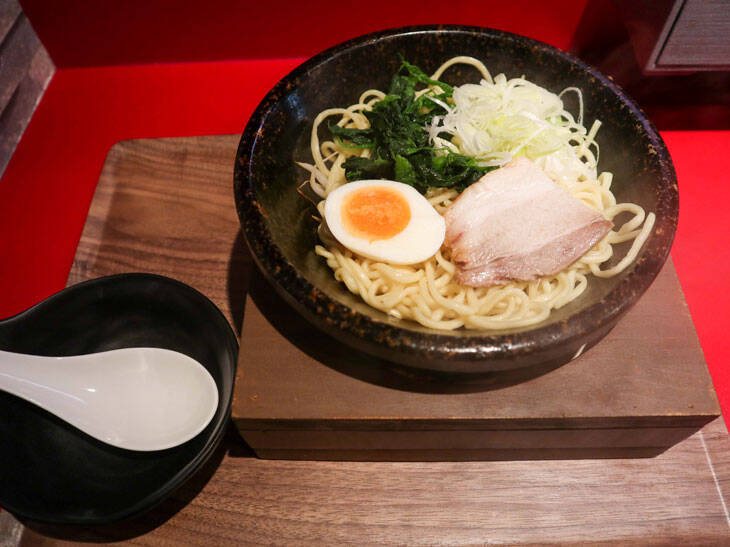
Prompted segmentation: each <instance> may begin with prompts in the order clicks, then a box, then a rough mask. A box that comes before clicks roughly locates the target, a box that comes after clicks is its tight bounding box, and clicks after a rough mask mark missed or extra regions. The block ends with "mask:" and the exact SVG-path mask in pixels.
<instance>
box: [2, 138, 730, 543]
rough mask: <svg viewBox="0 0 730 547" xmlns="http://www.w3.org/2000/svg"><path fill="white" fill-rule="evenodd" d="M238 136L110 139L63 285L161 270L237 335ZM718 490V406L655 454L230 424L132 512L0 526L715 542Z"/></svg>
mask: <svg viewBox="0 0 730 547" xmlns="http://www.w3.org/2000/svg"><path fill="white" fill-rule="evenodd" d="M237 142H238V137H236V136H221V137H193V138H174V139H149V140H133V141H123V142H120V143H118V144H117V145H115V146H114V147H113V148H112V150H111V151H110V153H109V156H108V157H107V160H106V163H105V166H104V170H103V173H102V175H101V178H100V182H99V186H98V188H97V191H96V194H95V197H94V201H93V203H92V206H91V209H90V211H89V216H88V219H87V223H86V226H85V229H84V233H83V236H82V239H81V242H80V243H79V247H78V251H77V254H76V258H75V261H74V265H73V269H72V271H71V274H70V276H69V284H73V283H77V282H79V281H83V280H85V279H89V278H92V277H98V276H101V275H108V274H113V273H120V272H130V271H141V272H152V273H158V274H162V275H167V276H170V277H174V278H176V279H179V280H181V281H183V282H185V283H188V284H189V285H192V286H193V287H195V288H196V289H198V290H200V291H201V292H203V293H204V294H205V295H206V296H208V297H209V298H210V299H211V300H212V301H213V302H215V303H216V304H217V305H218V306H219V307H220V309H221V310H222V311H223V313H224V314H225V315H226V317H227V318H228V319H229V321H231V324H232V325H233V326H234V329H235V330H236V331H237V332H240V329H241V325H242V320H243V310H244V302H245V289H246V286H247V276H248V272H250V268H251V259H250V257H249V255H248V252H247V250H246V247H245V244H244V243H243V241H242V238H241V235H240V230H239V224H238V220H237V217H236V212H235V208H234V205H233V190H232V171H233V158H234V155H235V149H236V145H237ZM729 487H730V442H729V441H728V435H727V430H726V428H725V424H724V422H723V421H722V419H717V420H715V421H713V422H711V423H709V424H708V425H706V426H705V427H704V428H703V429H702V430H700V431H698V432H697V433H696V434H694V435H692V436H691V437H689V438H687V439H686V440H684V441H682V442H681V443H679V444H677V445H675V446H673V447H672V448H670V449H669V450H668V451H666V452H664V453H663V454H661V455H659V456H657V457H654V458H644V459H608V460H574V461H567V460H553V461H504V462H401V463H390V462H324V461H320V462H311V461H285V460H261V459H258V458H256V457H254V456H253V454H252V452H251V451H250V449H249V448H248V447H247V446H246V445H245V443H244V442H243V441H242V439H241V438H240V437H239V436H238V434H237V432H236V431H235V429H234V428H233V427H229V431H228V433H227V435H226V437H225V439H224V441H223V443H222V444H221V446H220V447H219V449H218V450H217V451H216V452H215V454H214V455H213V457H212V458H211V460H210V461H209V462H208V464H206V466H205V467H204V468H203V469H201V471H200V472H199V473H198V474H197V475H196V476H195V477H194V478H193V479H192V480H190V481H189V482H188V483H186V484H185V485H184V486H183V487H181V488H180V489H179V490H178V491H177V492H175V493H174V494H173V495H172V496H171V497H170V498H169V499H167V500H166V501H165V502H163V503H162V504H161V505H160V506H158V507H157V508H155V509H153V510H151V511H149V512H148V513H146V514H144V515H141V516H139V517H137V518H135V519H132V520H130V521H126V522H123V523H119V524H116V525H108V526H103V527H98V528H91V529H78V528H64V527H48V526H38V525H33V524H30V523H29V524H28V526H27V527H24V526H22V525H21V524H19V523H17V522H16V521H15V520H14V519H13V518H12V517H11V516H10V515H8V514H7V512H3V513H0V535H2V533H3V532H6V534H7V536H8V538H9V541H10V542H11V543H10V544H11V545H15V544H20V545H67V544H69V542H71V543H76V542H81V541H99V542H102V541H103V542H110V541H123V542H128V543H131V544H139V545H172V544H175V545H177V544H180V543H186V544H199V545H210V544H213V543H218V544H242V543H277V544H281V543H289V544H305V543H310V544H311V543H316V544H327V543H329V544H334V543H337V544H341V543H357V544H362V543H400V544H436V543H438V544H484V543H490V542H491V543H511V544H515V543H516V544H536V543H540V544H550V543H559V544H581V545H585V544H600V543H608V542H616V541H620V542H623V543H629V544H641V545H658V544H677V543H680V542H682V543H688V544H692V545H698V544H722V543H725V544H727V543H728V542H730V516H729V515H728V509H727V502H728V498H727V495H726V492H727V491H728V488H729ZM59 495H63V494H62V493H59ZM0 544H2V542H0Z"/></svg>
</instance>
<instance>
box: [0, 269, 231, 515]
mask: <svg viewBox="0 0 730 547" xmlns="http://www.w3.org/2000/svg"><path fill="white" fill-rule="evenodd" d="M133 346H138V347H160V348H167V349H172V350H176V351H179V352H181V353H185V354H187V355H189V356H190V357H192V358H194V359H196V360H197V361H198V362H200V363H201V364H202V365H203V366H205V368H206V369H207V370H208V371H209V372H210V373H211V375H212V376H213V378H214V379H215V382H216V384H217V386H218V392H219V402H218V409H217V410H216V413H215V416H214V417H213V419H212V421H211V423H210V424H209V425H208V426H207V427H206V428H205V430H203V431H202V432H201V433H200V434H198V435H197V436H196V437H194V438H193V439H191V440H189V441H188V442H186V443H184V444H182V445H179V446H177V447H173V448H169V449H166V450H160V451H155V452H135V451H129V450H123V449H119V448H115V447H112V446H109V445H106V444H104V443H102V442H100V441H97V440H95V439H93V438H91V437H89V436H88V435H86V434H84V433H82V432H80V431H79V430H77V429H76V428H74V427H72V426H70V425H68V424H66V423H65V422H63V421H61V420H59V419H57V418H56V417H54V416H53V415H51V414H50V413H48V412H46V411H44V410H41V409H39V408H37V407H35V406H34V405H32V404H30V403H27V402H25V401H23V400H21V399H19V398H18V397H15V396H13V395H9V394H7V393H2V392H0V416H2V418H0V469H1V470H2V473H0V506H2V507H3V508H5V509H7V510H9V511H10V512H12V513H14V514H15V515H16V516H18V517H20V518H26V519H29V520H32V521H35V522H47V523H61V524H101V523H109V522H113V521H118V520H121V519H123V518H126V517H129V516H132V515H135V514H139V513H141V512H143V511H145V510H146V509H149V508H150V507H152V506H154V505H155V504H157V503H159V502H160V501H162V500H163V499H164V498H166V497H167V496H168V495H169V494H171V493H172V492H173V491H174V490H175V489H176V488H177V487H178V486H180V485H181V484H183V483H184V482H185V481H186V479H188V478H189V477H190V476H191V475H193V473H194V472H195V471H196V470H198V469H199V468H200V467H201V466H202V465H203V463H205V461H206V460H207V458H208V457H209V456H210V455H211V454H212V452H213V450H214V449H215V447H216V446H217V444H218V442H219V441H220V439H221V438H222V435H223V433H224V432H225V429H226V426H227V423H228V416H229V414H230V402H231V397H232V393H233V380H234V377H235V369H236V358H237V354H238V344H237V342H236V338H235V336H234V334H233V331H232V329H231V328H230V326H229V325H228V322H227V321H226V319H225V317H223V315H222V314H221V313H220V311H219V310H218V309H217V308H216V307H215V306H214V305H213V304H212V303H211V302H210V300H208V299H207V298H206V297H205V296H203V295H202V294H200V293H199V292H197V291H195V290H194V289H192V288H190V287H188V286H187V285H184V284H182V283H180V282H178V281H175V280H172V279H169V278H165V277H160V276H155V275H147V274H122V275H117V276H111V277H102V278H98V279H94V280H91V281H87V282H85V283H81V284H78V285H74V286H72V287H70V288H68V289H66V290H64V291H61V292H60V293H58V294H56V295H54V296H52V297H50V298H48V299H47V300H45V301H43V302H41V303H40V304H38V305H36V306H35V307H33V308H31V309H29V310H27V311H25V312H23V313H21V314H19V315H16V316H15V317H12V318H10V319H7V320H5V321H2V322H0V349H3V350H6V351H13V352H19V353H29V354H35V355H49V356H63V355H81V354H86V353H93V352H98V351H105V350H111V349H117V348H123V347H133Z"/></svg>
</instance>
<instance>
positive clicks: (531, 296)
mask: <svg viewBox="0 0 730 547" xmlns="http://www.w3.org/2000/svg"><path fill="white" fill-rule="evenodd" d="M455 63H465V64H469V65H472V66H474V67H475V68H477V70H479V71H480V73H481V75H482V77H483V81H482V82H481V85H482V86H483V89H479V87H478V86H477V85H475V84H467V85H466V86H462V88H461V89H462V90H463V92H461V91H460V92H461V94H462V95H463V98H462V99H461V100H463V101H466V102H469V101H472V102H474V101H478V100H480V99H479V97H478V96H476V95H473V94H474V93H481V94H482V95H484V94H485V93H487V92H488V93H496V94H498V96H499V97H500V99H501V100H503V101H513V102H514V101H517V100H523V101H524V98H523V96H526V97H529V93H530V92H531V91H532V88H536V89H538V90H540V91H542V92H544V91H545V90H542V88H538V87H537V86H535V85H534V84H532V83H530V82H529V81H527V80H525V79H524V78H515V79H512V80H507V79H506V78H505V77H504V75H502V74H500V75H498V76H496V77H495V78H494V79H492V77H491V76H490V74H489V71H488V70H487V69H486V67H484V65H483V64H482V63H481V62H480V61H478V60H476V59H473V58H471V57H455V58H453V59H450V60H449V61H447V62H446V63H444V64H443V65H442V66H441V67H440V68H439V69H438V70H437V71H436V72H435V73H434V75H433V76H432V78H433V79H438V78H439V77H440V75H441V74H442V73H443V71H444V70H446V69H447V68H448V67H449V66H451V65H453V64H455ZM530 86H532V88H531V87H530ZM458 89H460V88H457V90H458ZM568 91H576V92H578V96H579V99H580V97H581V96H580V91H579V90H577V89H574V88H569V89H566V90H565V91H564V92H563V93H565V92H568ZM425 92H428V88H427V89H424V90H421V91H419V93H425ZM469 93H472V95H471V96H470V95H469ZM561 95H562V94H561ZM550 96H552V97H556V98H558V97H560V96H555V95H552V94H550ZM383 97H385V93H383V92H382V91H379V90H375V89H371V90H367V91H365V92H364V93H363V94H362V95H361V96H360V98H359V100H358V102H357V103H356V104H354V105H351V106H349V107H347V108H330V109H327V110H325V111H323V112H321V113H320V114H319V115H318V116H317V117H316V118H315V120H314V124H313V127H312V133H311V143H310V144H311V152H312V159H313V163H312V164H307V163H299V165H300V166H302V167H303V168H305V169H307V170H308V171H309V173H310V178H309V180H308V183H309V186H310V188H311V189H312V190H313V191H314V193H315V194H317V196H319V197H320V198H322V200H321V201H320V202H319V204H318V210H319V213H320V215H321V216H322V218H324V215H323V206H324V199H325V198H326V197H327V195H328V194H329V193H330V192H331V191H332V190H334V189H335V188H337V187H339V186H341V185H342V184H345V183H346V182H347V181H346V179H345V171H344V168H343V166H342V164H343V163H344V161H345V160H346V159H347V158H348V157H350V156H353V155H358V156H362V157H369V154H370V150H368V149H363V150H356V149H352V148H346V147H344V146H342V145H340V144H338V143H336V142H334V141H332V140H328V141H324V142H320V140H319V135H318V128H319V126H320V124H321V123H322V122H323V121H324V120H325V119H326V118H328V117H330V116H339V120H338V122H337V124H338V125H340V126H343V127H352V128H357V129H365V128H367V127H369V122H368V120H367V118H366V117H365V116H364V115H363V114H362V113H363V112H364V111H367V110H369V109H371V108H372V106H373V105H374V104H375V103H376V102H377V101H379V100H381V99H382V98H383ZM454 98H455V99H457V95H456V91H455V93H454ZM556 104H557V105H558V107H557V108H559V109H560V111H559V114H558V115H557V116H554V117H553V118H551V125H550V126H549V127H550V129H551V130H552V129H554V128H555V127H558V130H562V129H564V130H565V131H569V132H570V133H569V136H568V140H569V143H570V144H569V146H564V147H562V148H559V149H555V150H549V146H550V143H549V142H548V141H541V139H543V138H544V136H545V132H544V126H545V125H546V124H545V123H544V122H542V125H540V123H539V122H536V125H535V127H536V130H535V131H534V132H533V133H531V135H530V137H529V138H528V139H526V140H525V141H524V142H521V143H519V144H517V145H516V146H515V147H513V148H512V149H510V150H497V151H496V152H495V151H494V150H490V151H489V154H490V155H489V156H487V155H482V154H481V152H480V150H479V148H478V147H479V142H478V138H481V137H480V135H479V132H478V131H476V130H475V131H474V135H475V137H474V139H471V137H469V135H470V133H469V131H471V130H472V129H473V128H472V129H470V127H465V125H468V124H467V123H465V122H464V120H463V119H461V118H456V117H455V115H454V116H451V115H447V116H444V117H438V118H439V119H435V120H434V123H435V124H439V125H438V126H435V127H432V128H431V133H432V135H437V134H439V133H441V132H447V133H450V132H452V131H456V130H457V129H458V130H459V131H461V133H458V132H453V133H452V134H453V135H454V137H453V138H452V140H451V142H449V141H446V140H445V139H439V137H438V136H435V137H432V139H433V140H434V142H435V143H436V144H438V145H439V146H447V147H451V148H455V147H459V148H458V151H459V152H461V153H466V152H465V151H464V149H468V150H469V152H468V153H469V155H472V156H473V157H477V158H478V159H479V160H480V161H482V162H483V164H484V165H495V164H499V165H501V164H504V163H506V161H509V159H510V158H511V157H512V156H513V155H514V154H516V153H523V154H526V155H528V156H530V154H531V148H533V149H534V148H536V147H537V148H538V149H539V151H537V152H535V151H532V153H533V154H534V156H533V157H531V159H532V160H533V161H534V162H535V163H536V164H537V165H538V166H539V167H540V168H542V169H543V170H544V171H545V172H546V173H547V174H548V176H550V178H552V179H553V180H554V181H555V182H556V183H557V184H559V185H561V186H563V187H564V188H566V189H567V190H568V191H569V192H570V193H571V194H572V195H573V196H575V197H576V198H578V199H580V200H581V201H583V203H585V204H586V205H588V206H589V207H591V208H593V209H595V210H597V211H599V212H600V213H601V214H602V215H603V216H604V217H605V218H606V219H608V220H611V221H613V222H614V225H616V224H617V223H616V222H615V220H614V219H616V217H618V216H619V215H629V216H630V219H629V220H628V221H626V222H624V223H623V224H622V225H621V226H620V227H618V228H616V227H614V229H613V230H611V231H610V232H609V233H608V234H607V235H606V237H604V238H603V240H601V241H600V242H599V243H597V244H596V245H595V246H594V247H593V248H592V249H591V250H590V251H588V252H587V253H586V254H585V255H583V257H581V258H580V259H579V260H578V261H576V262H575V263H573V264H572V265H570V266H569V267H567V268H566V269H564V270H563V271H561V272H559V273H557V274H556V275H553V276H548V277H543V278H541V279H539V280H537V281H533V282H530V283H526V282H512V283H508V284H504V285H496V286H492V287H478V288H474V287H466V286H462V285H460V284H459V283H457V282H456V280H455V279H454V273H455V271H456V266H455V265H454V263H453V262H451V260H450V258H449V256H448V251H447V249H446V248H445V247H442V248H441V250H440V251H439V252H437V253H436V255H435V256H433V257H432V258H430V259H429V260H426V261H425V262H422V263H420V264H414V265H409V266H395V265H392V264H386V263H384V262H378V261H374V260H370V259H367V258H364V257H361V256H358V255H356V254H354V253H352V252H350V251H349V250H347V249H346V248H344V247H343V246H341V245H340V244H339V243H337V241H336V240H334V239H333V238H331V237H326V233H325V235H323V236H322V237H321V239H322V240H323V243H324V244H323V245H317V246H316V247H315V252H316V253H317V254H318V255H320V256H322V257H323V258H324V259H325V260H326V261H327V265H328V266H329V267H330V268H331V269H332V270H333V272H334V276H335V279H337V280H338V281H340V282H342V283H344V284H345V285H346V286H347V288H348V289H349V290H350V291H351V292H352V293H354V294H356V295H359V296H360V297H361V298H362V299H363V300H364V301H365V302H366V303H367V304H369V305H370V306H372V307H374V308H377V309H379V310H382V311H383V312H385V313H387V314H389V315H390V316H392V317H396V318H399V319H409V320H412V321H416V322H418V323H420V324H421V325H424V326H426V327H431V328H434V329H444V330H451V329H457V328H460V327H465V328H470V329H502V328H512V327H524V326H528V325H533V324H535V323H539V322H540V321H543V320H545V319H546V318H547V317H548V316H549V314H550V312H551V310H553V309H558V308H560V307H562V306H564V305H565V304H567V303H568V302H571V301H573V300H575V299H576V298H578V297H579V296H580V295H581V294H582V293H583V291H585V289H586V287H587V285H588V279H587V276H588V275H589V274H590V275H594V276H596V277H611V276H614V275H617V274H618V273H620V272H621V271H623V270H624V269H625V268H626V267H627V266H628V265H629V264H631V262H632V261H633V260H634V259H635V258H636V256H637V254H638V252H639V249H640V248H641V246H642V245H643V244H644V242H645V241H646V239H647V238H648V237H649V235H650V233H651V230H652V228H653V225H654V214H653V213H649V214H648V215H646V214H645V212H644V210H643V209H642V208H641V207H640V206H639V205H636V204H633V203H617V202H616V198H615V197H614V195H613V193H612V192H611V189H610V187H611V182H612V178H613V176H612V174H611V173H608V172H603V173H600V174H598V173H597V168H596V164H597V161H598V160H597V150H598V145H597V144H596V142H595V140H594V136H595V133H596V131H597V130H598V127H599V126H600V123H599V122H595V123H594V124H593V126H592V127H591V130H590V131H587V130H586V129H585V127H583V125H582V117H583V116H582V104H581V108H580V110H581V112H580V115H579V118H578V121H575V120H574V117H573V116H572V115H571V114H570V113H569V112H567V111H566V110H565V109H564V108H563V107H562V101H560V100H559V99H558V100H557V103H556ZM458 108H459V103H458V102H457V108H456V109H454V111H455V113H456V112H457V111H458ZM523 117H524V115H523ZM505 120H506V121H505ZM528 121H529V118H528ZM500 123H503V124H504V130H509V128H510V127H511V126H510V124H511V123H516V122H513V121H511V120H510V119H509V117H508V116H502V117H501V118H500ZM472 125H474V124H472ZM462 135H467V137H466V138H464V137H462ZM467 140H469V142H467ZM472 140H473V142H471V141H472ZM546 147H547V148H548V149H547V150H546ZM592 148H595V150H596V154H594V153H593V151H592ZM490 162H491V163H490ZM457 196H458V192H457V191H456V190H452V189H441V188H431V189H430V190H429V191H428V192H427V194H426V198H427V199H428V201H429V202H430V203H431V204H432V205H433V206H434V208H435V209H436V210H437V211H438V212H439V213H442V214H443V212H444V211H445V210H446V208H447V207H448V206H449V205H450V204H451V203H452V201H453V200H455V199H456V197H457ZM322 232H323V230H320V234H322ZM630 240H633V243H632V245H631V248H630V249H629V251H628V253H627V254H626V256H624V257H623V258H622V259H621V260H620V261H619V262H618V263H617V264H616V265H615V266H613V267H611V268H609V269H605V270H602V269H601V268H600V266H601V264H603V263H605V262H606V261H608V260H609V259H611V257H612V256H613V254H614V251H613V245H615V244H618V243H622V242H625V241H630Z"/></svg>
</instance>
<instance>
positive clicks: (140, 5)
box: [21, 0, 587, 68]
mask: <svg viewBox="0 0 730 547" xmlns="http://www.w3.org/2000/svg"><path fill="white" fill-rule="evenodd" d="M586 3H587V0H555V1H551V2H545V1H540V0H510V1H508V2H504V1H501V0H500V1H490V0H484V1H474V0H469V1H465V0H450V1H448V2H444V1H443V0H421V1H418V2H414V1H405V2H399V1H393V0H370V1H369V2H357V3H356V2H339V3H338V2H333V1H331V0H307V1H301V0H299V1H293V0H283V1H278V2H270V1H269V2H266V1H262V2H259V1H241V0H239V1H236V0H206V1H187V0H183V1H180V0H152V1H150V0H124V1H121V0H102V1H100V0H63V1H60V2H55V1H53V2H52V1H49V0H21V4H22V6H23V9H24V10H25V13H26V14H27V15H28V18H29V19H30V21H31V22H32V24H33V27H34V28H35V30H36V32H37V33H38V36H39V37H40V38H41V40H42V42H43V43H44V45H45V46H46V48H47V49H48V51H49V52H50V53H51V57H52V58H53V60H54V62H55V63H56V65H57V66H58V67H60V68H66V67H80V66H99V65H119V64H137V63H165V62H179V61H210V60H226V59H262V58H263V59H272V58H282V57H310V56H312V55H314V54H315V53H317V52H319V51H321V50H323V49H326V48H328V47H330V46H333V45H335V44H338V43H340V42H342V41H344V40H347V39H350V38H353V37H355V36H359V35H361V34H366V33H368V32H372V31H375V30H383V29H386V28H391V27H398V26H406V25H423V24H447V23H449V24H453V23H455V24H462V25H477V26H486V27H492V28H497V29H500V30H507V31H511V32H516V33H519V34H523V35H525V36H529V37H531V38H536V39H538V40H542V41H544V42H548V43H550V44H552V45H554V46H557V47H561V48H564V49H565V48H567V47H568V46H569V44H570V41H571V39H572V37H573V34H574V32H575V29H576V27H577V26H578V23H579V21H580V18H581V15H582V13H583V10H584V8H585V5H586Z"/></svg>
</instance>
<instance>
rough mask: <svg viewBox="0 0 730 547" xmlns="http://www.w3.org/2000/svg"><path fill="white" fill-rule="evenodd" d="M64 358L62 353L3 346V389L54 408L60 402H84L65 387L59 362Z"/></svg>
mask: <svg viewBox="0 0 730 547" xmlns="http://www.w3.org/2000/svg"><path fill="white" fill-rule="evenodd" d="M62 362H63V357H40V356H37V355H25V354H22V353H14V352H10V351H3V350H0V390H2V391H5V392H7V393H11V394H13V395H16V396H18V397H20V398H22V399H25V400H26V401H30V402H31V403H33V404H36V405H38V406H40V407H42V408H44V409H46V410H49V411H51V412H53V411H54V410H53V409H55V408H58V406H59V405H62V406H69V405H70V406H79V405H80V404H82V402H81V401H79V400H78V398H77V397H74V396H73V395H72V394H71V393H68V392H67V390H65V389H64V387H65V386H64V384H65V383H66V382H64V377H63V370H61V369H62V368H63V367H61V366H59V365H61V363H62ZM49 379H51V380H53V382H49ZM50 383H52V384H53V387H51V386H50V385H49V384H50Z"/></svg>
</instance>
